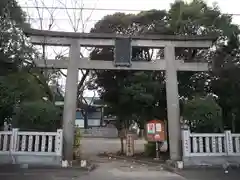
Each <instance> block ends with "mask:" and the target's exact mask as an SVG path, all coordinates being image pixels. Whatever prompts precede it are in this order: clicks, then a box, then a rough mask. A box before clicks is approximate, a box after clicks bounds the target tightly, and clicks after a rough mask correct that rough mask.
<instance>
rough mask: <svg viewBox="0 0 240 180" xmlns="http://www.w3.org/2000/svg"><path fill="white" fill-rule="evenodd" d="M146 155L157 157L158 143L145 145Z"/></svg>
mask: <svg viewBox="0 0 240 180" xmlns="http://www.w3.org/2000/svg"><path fill="white" fill-rule="evenodd" d="M144 154H145V156H147V157H155V156H156V143H155V142H148V143H146V144H144Z"/></svg>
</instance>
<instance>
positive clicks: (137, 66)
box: [24, 29, 216, 161]
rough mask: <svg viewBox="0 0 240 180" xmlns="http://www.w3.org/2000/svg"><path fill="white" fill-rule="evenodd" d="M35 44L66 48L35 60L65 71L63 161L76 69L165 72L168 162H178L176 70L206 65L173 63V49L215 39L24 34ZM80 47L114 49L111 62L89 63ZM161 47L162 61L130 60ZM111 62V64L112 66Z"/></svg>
mask: <svg viewBox="0 0 240 180" xmlns="http://www.w3.org/2000/svg"><path fill="white" fill-rule="evenodd" d="M24 32H25V34H26V35H27V36H29V37H30V38H31V42H32V43H33V44H35V45H43V44H44V45H54V46H70V53H69V59H62V60H36V61H35V62H36V64H37V66H38V67H42V68H59V69H67V70H68V71H67V80H66V88H65V89H66V90H65V97H64V112H63V137H64V158H65V159H66V160H68V161H72V152H73V141H74V124H75V117H76V99H77V83H78V69H109V70H150V71H153V70H154V71H156V70H165V71H166V92H167V111H168V114H167V115H168V132H169V145H170V159H171V160H180V159H181V130H180V112H179V96H178V82H177V71H208V63H193V62H192V63H186V62H182V61H176V58H175V47H186V48H191V47H192V48H209V47H210V46H211V45H212V42H213V41H214V40H216V37H209V36H208V37H206V36H191V37H189V36H165V35H164V36H162V35H157V36H152V35H147V36H131V37H129V36H124V35H113V34H101V33H100V34H99V33H97V34H95V33H72V32H55V31H42V30H36V29H28V30H25V31H24ZM80 46H88V47H90V46H92V47H99V46H113V47H114V46H115V60H113V61H100V60H99V61H96V60H94V61H91V60H89V59H88V58H80ZM134 46H135V47H136V46H137V47H155V48H164V60H156V61H154V62H152V61H151V62H141V61H140V62H138V61H134V62H132V61H131V49H132V47H134ZM113 62H115V63H113Z"/></svg>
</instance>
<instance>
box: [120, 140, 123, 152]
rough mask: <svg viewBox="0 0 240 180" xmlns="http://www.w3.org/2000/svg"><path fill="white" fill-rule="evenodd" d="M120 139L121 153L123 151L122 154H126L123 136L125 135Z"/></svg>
mask: <svg viewBox="0 0 240 180" xmlns="http://www.w3.org/2000/svg"><path fill="white" fill-rule="evenodd" d="M120 141H121V150H120V153H121V154H124V138H123V137H120Z"/></svg>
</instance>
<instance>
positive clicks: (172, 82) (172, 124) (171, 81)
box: [164, 46, 181, 161]
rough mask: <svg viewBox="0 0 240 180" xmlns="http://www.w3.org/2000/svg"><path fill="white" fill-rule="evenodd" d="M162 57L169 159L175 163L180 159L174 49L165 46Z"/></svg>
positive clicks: (179, 129) (178, 111)
mask: <svg viewBox="0 0 240 180" xmlns="http://www.w3.org/2000/svg"><path fill="white" fill-rule="evenodd" d="M164 56H165V58H166V94H167V117H168V134H169V139H168V143H169V147H170V159H171V160H175V161H176V160H180V159H181V128H180V110H179V109H180V107H179V95H178V80H177V69H176V66H175V64H176V63H175V62H176V60H175V47H174V46H166V47H165V48H164Z"/></svg>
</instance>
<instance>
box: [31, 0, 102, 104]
mask: <svg viewBox="0 0 240 180" xmlns="http://www.w3.org/2000/svg"><path fill="white" fill-rule="evenodd" d="M32 1H33V2H32V3H33V6H34V7H35V10H36V14H37V16H38V18H37V19H38V28H39V29H41V30H53V28H54V27H55V28H56V27H57V26H58V25H57V23H56V19H57V17H56V13H55V12H56V9H55V8H54V7H56V1H54V2H55V5H52V6H49V5H46V4H45V2H44V0H32ZM57 2H58V3H59V6H62V7H63V9H64V11H65V13H66V16H67V17H68V21H69V24H70V27H71V30H72V31H73V32H85V31H86V28H87V23H88V22H89V21H90V18H91V16H92V14H93V12H94V8H93V9H92V10H91V12H90V13H89V15H88V16H87V17H86V18H84V13H83V10H84V0H70V1H69V0H68V1H67V0H57ZM97 3H98V0H97V1H96V3H95V5H94V6H95V7H96V5H97ZM48 4H49V3H48ZM69 6H71V7H72V8H70V9H69V8H68V7H69ZM49 7H50V8H49ZM46 13H47V14H48V19H46V18H44V16H46ZM28 14H29V12H28ZM29 20H32V19H31V17H29ZM46 23H47V25H46ZM59 26H60V25H59ZM48 48H49V47H46V46H45V45H42V47H41V52H42V53H41V54H42V57H41V58H42V59H43V60H45V61H44V62H45V65H46V59H47V56H48V53H49V52H53V54H54V56H55V59H64V58H66V57H67V56H68V51H69V48H61V49H57V48H56V47H52V48H51V49H48ZM86 51H91V49H89V48H83V47H81V49H80V57H81V58H83V57H84V54H88V53H87V52H86ZM45 69H46V68H45ZM80 73H81V75H80V76H81V78H80V80H79V82H78V91H77V98H78V99H77V100H78V102H77V104H78V107H79V108H81V107H86V104H87V105H90V104H89V103H88V101H87V100H86V99H85V98H84V95H83V94H84V92H85V91H86V90H87V89H88V86H89V85H90V84H92V83H93V82H94V78H95V76H93V75H92V74H93V73H91V71H90V70H81V71H80ZM44 75H45V76H46V77H47V79H49V80H55V79H56V78H60V79H62V78H66V76H67V75H66V74H65V72H64V71H63V70H56V69H54V68H53V69H52V71H51V73H49V70H44ZM94 98H95V97H92V100H91V101H93V100H94Z"/></svg>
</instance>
